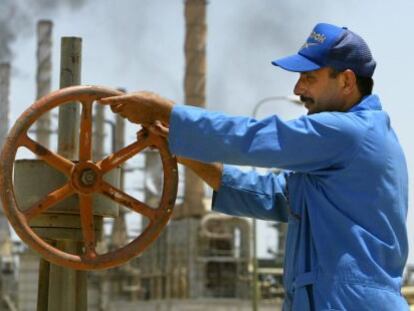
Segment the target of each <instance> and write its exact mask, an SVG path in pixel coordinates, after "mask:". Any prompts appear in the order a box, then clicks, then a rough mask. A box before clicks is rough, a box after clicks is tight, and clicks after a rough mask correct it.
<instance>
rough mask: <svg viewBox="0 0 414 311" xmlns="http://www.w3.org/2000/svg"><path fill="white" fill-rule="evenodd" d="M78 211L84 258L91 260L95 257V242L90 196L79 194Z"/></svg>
mask: <svg viewBox="0 0 414 311" xmlns="http://www.w3.org/2000/svg"><path fill="white" fill-rule="evenodd" d="M79 209H80V217H81V224H82V233H83V240H84V242H85V253H86V257H88V258H93V257H96V241H95V224H94V221H93V210H92V196H91V195H84V194H79Z"/></svg>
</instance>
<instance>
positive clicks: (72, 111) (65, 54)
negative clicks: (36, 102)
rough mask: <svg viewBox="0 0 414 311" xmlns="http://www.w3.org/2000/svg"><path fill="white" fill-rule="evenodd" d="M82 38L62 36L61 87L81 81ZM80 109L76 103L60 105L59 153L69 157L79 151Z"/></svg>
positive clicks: (74, 157)
mask: <svg viewBox="0 0 414 311" xmlns="http://www.w3.org/2000/svg"><path fill="white" fill-rule="evenodd" d="M81 53H82V39H81V38H75V37H65V38H62V44H61V61H60V88H64V87H68V86H72V85H79V84H80V82H81ZM79 122H80V109H79V105H77V104H76V103H70V104H67V105H64V106H60V107H59V127H58V133H59V136H58V153H59V154H60V155H62V156H64V157H66V158H68V159H73V160H75V159H77V157H78V153H79V133H78V131H79Z"/></svg>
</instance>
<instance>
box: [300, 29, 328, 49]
mask: <svg viewBox="0 0 414 311" xmlns="http://www.w3.org/2000/svg"><path fill="white" fill-rule="evenodd" d="M311 40H312V41H316V42H309V41H311ZM325 40H326V36H325V35H324V34H323V33H318V32H316V31H312V33H311V34H310V35H309V38H308V40H307V41H306V42H305V44H304V45H303V46H302V47H301V48H300V49H301V50H302V49H306V48H308V47H310V46H314V45H319V44H323V43H324V42H325Z"/></svg>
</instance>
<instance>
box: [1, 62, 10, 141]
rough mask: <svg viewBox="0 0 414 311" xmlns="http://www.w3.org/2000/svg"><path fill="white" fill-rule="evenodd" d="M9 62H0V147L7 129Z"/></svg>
mask: <svg viewBox="0 0 414 311" xmlns="http://www.w3.org/2000/svg"><path fill="white" fill-rule="evenodd" d="M9 95H10V64H9V63H1V64H0V148H1V147H2V145H3V142H4V141H5V139H6V137H7V132H8V130H9V109H10V108H9V107H10V102H9Z"/></svg>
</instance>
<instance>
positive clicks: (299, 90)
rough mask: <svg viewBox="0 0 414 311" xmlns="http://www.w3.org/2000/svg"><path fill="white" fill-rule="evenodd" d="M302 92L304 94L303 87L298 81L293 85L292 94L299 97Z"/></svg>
mask: <svg viewBox="0 0 414 311" xmlns="http://www.w3.org/2000/svg"><path fill="white" fill-rule="evenodd" d="M303 92H304V85H303V83H302V81H301V79H299V80H298V82H296V84H295V88H294V89H293V93H294V94H295V95H298V96H300V95H303Z"/></svg>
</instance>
